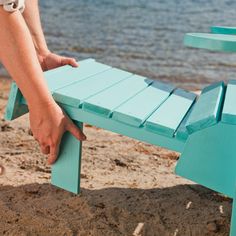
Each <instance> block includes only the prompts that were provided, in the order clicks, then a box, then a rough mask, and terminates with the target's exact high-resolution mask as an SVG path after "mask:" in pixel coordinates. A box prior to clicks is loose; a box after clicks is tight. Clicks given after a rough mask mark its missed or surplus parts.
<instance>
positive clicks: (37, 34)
mask: <svg viewBox="0 0 236 236" xmlns="http://www.w3.org/2000/svg"><path fill="white" fill-rule="evenodd" d="M25 5H26V7H25V10H24V12H23V17H24V19H25V21H26V24H27V25H28V28H29V30H30V33H31V36H32V39H33V42H34V46H35V49H36V51H37V55H38V57H39V59H41V58H40V57H44V56H46V55H47V54H48V53H49V50H48V47H47V43H46V40H45V37H44V34H43V30H42V26H41V21H40V14H39V7H38V0H26V1H25Z"/></svg>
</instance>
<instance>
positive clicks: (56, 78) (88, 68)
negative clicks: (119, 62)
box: [45, 60, 111, 92]
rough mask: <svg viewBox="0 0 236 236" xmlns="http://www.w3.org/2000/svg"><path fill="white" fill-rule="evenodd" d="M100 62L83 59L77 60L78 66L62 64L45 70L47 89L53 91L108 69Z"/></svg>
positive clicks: (108, 67)
mask: <svg viewBox="0 0 236 236" xmlns="http://www.w3.org/2000/svg"><path fill="white" fill-rule="evenodd" d="M110 68H111V67H110V66H107V65H105V64H102V63H98V62H96V61H94V60H85V61H80V62H79V67H76V68H74V67H71V66H63V67H61V68H57V70H53V71H48V72H45V79H46V81H47V84H48V87H49V90H50V91H51V92H54V91H55V90H57V89H60V88H62V87H64V86H67V85H69V84H72V83H75V82H77V81H81V80H83V79H87V78H89V77H90V76H93V75H96V74H98V73H101V72H103V71H105V70H108V69H110Z"/></svg>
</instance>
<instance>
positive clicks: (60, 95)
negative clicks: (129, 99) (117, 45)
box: [53, 68, 132, 107]
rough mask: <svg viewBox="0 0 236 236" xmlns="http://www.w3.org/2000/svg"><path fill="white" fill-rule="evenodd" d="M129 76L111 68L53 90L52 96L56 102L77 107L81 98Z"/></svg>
mask: <svg viewBox="0 0 236 236" xmlns="http://www.w3.org/2000/svg"><path fill="white" fill-rule="evenodd" d="M130 76H132V73H129V72H126V71H123V70H119V69H115V68H111V69H109V70H106V71H104V72H102V73H99V74H97V75H95V76H91V77H90V78H88V79H86V80H83V81H79V82H77V83H73V84H71V85H68V86H66V87H63V88H62V89H58V90H57V91H56V92H54V94H53V97H54V99H55V100H56V101H57V102H61V103H63V104H67V105H70V106H74V107H79V105H80V104H82V103H83V100H85V99H88V98H89V97H91V96H93V95H95V94H97V93H99V92H101V91H103V90H106V89H107V88H109V87H110V86H113V85H114V84H116V83H118V82H120V81H122V80H124V79H127V78H128V77H130Z"/></svg>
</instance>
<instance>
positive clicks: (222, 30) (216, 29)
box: [211, 26, 236, 34]
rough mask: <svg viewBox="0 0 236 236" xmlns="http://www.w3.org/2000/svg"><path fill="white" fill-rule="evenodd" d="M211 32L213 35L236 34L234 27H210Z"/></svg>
mask: <svg viewBox="0 0 236 236" xmlns="http://www.w3.org/2000/svg"><path fill="white" fill-rule="evenodd" d="M211 32H212V33H214V34H236V27H228V26H212V27H211Z"/></svg>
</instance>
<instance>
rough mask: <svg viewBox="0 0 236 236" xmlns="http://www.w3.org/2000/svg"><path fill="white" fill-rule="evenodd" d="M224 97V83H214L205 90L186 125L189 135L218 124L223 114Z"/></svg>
mask: <svg viewBox="0 0 236 236" xmlns="http://www.w3.org/2000/svg"><path fill="white" fill-rule="evenodd" d="M223 97H224V83H223V82H218V83H214V84H212V85H210V86H208V87H206V88H205V89H203V91H202V94H201V95H200V97H199V99H198V101H197V102H196V104H195V106H194V109H193V111H192V113H191V116H190V117H189V120H188V122H187V124H186V128H187V130H188V132H189V133H193V132H195V131H198V130H200V129H203V128H206V127H209V126H211V125H214V124H216V123H217V121H218V118H219V115H220V112H221V105H222V100H223Z"/></svg>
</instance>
